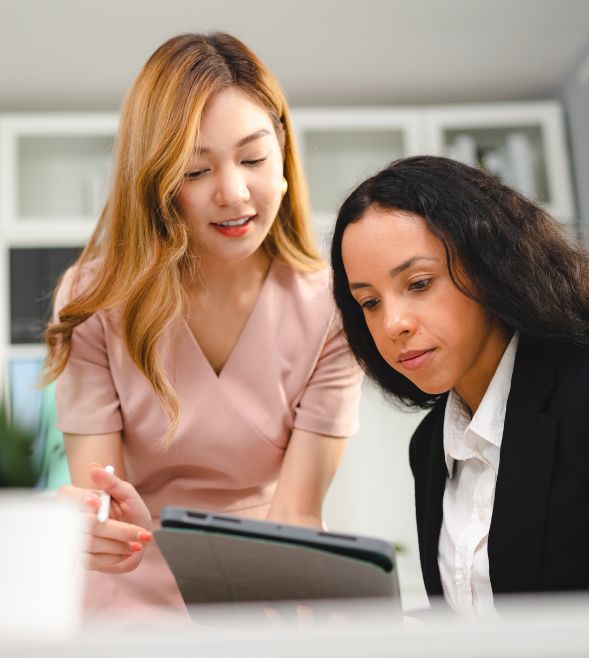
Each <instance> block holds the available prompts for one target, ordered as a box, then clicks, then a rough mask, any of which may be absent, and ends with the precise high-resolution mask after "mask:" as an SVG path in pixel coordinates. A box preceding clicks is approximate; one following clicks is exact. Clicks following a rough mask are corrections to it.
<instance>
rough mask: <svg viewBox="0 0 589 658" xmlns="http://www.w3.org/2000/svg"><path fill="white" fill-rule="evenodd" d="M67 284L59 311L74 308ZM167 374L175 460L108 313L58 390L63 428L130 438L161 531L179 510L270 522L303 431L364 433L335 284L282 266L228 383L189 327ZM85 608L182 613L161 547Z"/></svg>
mask: <svg viewBox="0 0 589 658" xmlns="http://www.w3.org/2000/svg"><path fill="white" fill-rule="evenodd" d="M69 280H71V272H70V273H69V276H68V275H66V278H65V279H64V284H63V285H62V287H61V289H60V291H59V294H58V297H57V301H56V309H58V308H61V306H62V305H63V304H64V302H65V300H66V299H67V297H68V292H67V290H68V289H69V286H68V281H69ZM169 338H170V339H169V340H168V341H167V346H166V347H165V348H164V354H165V360H164V367H165V369H166V374H167V376H168V377H169V378H170V380H171V381H172V384H173V385H174V387H175V389H176V391H177V394H178V396H179V400H180V410H181V416H180V425H179V428H178V432H177V435H176V437H175V439H174V442H173V444H172V446H171V447H170V449H169V450H168V451H167V452H165V453H162V451H161V448H160V444H159V443H158V438H159V437H161V436H162V435H163V434H164V432H165V430H166V428H167V426H168V421H167V417H166V415H165V414H164V412H163V411H162V409H161V407H160V404H159V402H158V400H157V398H156V396H155V393H154V392H153V390H152V388H151V386H150V384H149V382H148V381H147V379H146V378H145V377H144V375H143V374H142V373H141V372H140V371H139V370H138V368H137V367H136V366H135V364H134V363H133V362H132V360H131V358H130V356H129V354H128V352H127V350H126V348H125V345H124V342H123V341H122V339H121V337H120V335H119V333H118V332H117V330H116V327H115V322H112V321H109V320H108V319H107V318H106V316H105V314H103V313H102V312H99V313H96V314H95V315H93V316H92V317H90V318H89V319H88V320H87V321H86V322H84V323H83V324H82V325H79V326H78V327H77V328H76V329H75V330H74V335H73V338H72V350H71V357H70V360H69V362H68V365H67V367H66V369H65V371H64V372H63V373H62V375H61V376H60V377H59V379H58V382H57V407H58V428H59V429H60V430H61V431H62V432H67V433H72V434H101V433H108V432H117V431H121V432H122V435H123V445H124V457H125V466H126V473H127V479H128V480H129V481H130V482H131V483H132V484H133V485H134V486H135V488H136V489H137V491H138V492H139V494H140V495H141V496H142V497H143V499H144V501H145V503H146V504H147V506H148V508H149V510H150V511H151V514H152V518H153V528H157V527H158V519H159V514H160V510H161V508H162V507H163V506H165V505H179V506H186V507H194V508H200V509H207V510H216V511H222V512H227V513H232V514H238V515H243V516H250V517H255V518H264V517H265V515H266V513H267V511H268V508H269V505H270V503H271V501H272V497H273V494H274V490H275V487H276V483H277V479H278V475H279V472H280V467H281V464H282V460H283V457H284V454H285V450H286V448H287V445H288V441H289V437H290V434H291V432H292V430H293V429H294V428H299V429H301V430H306V431H309V432H317V433H320V434H326V435H329V436H336V437H345V436H349V435H351V434H353V433H354V432H356V431H357V422H358V421H357V415H358V402H359V396H360V383H361V375H360V372H359V369H358V368H357V367H356V365H355V364H354V362H353V358H352V356H351V354H350V352H349V350H348V348H347V344H346V342H345V339H344V336H343V334H342V331H341V326H340V323H339V319H338V315H337V313H336V308H335V305H334V302H333V300H332V297H331V290H330V280H329V272H328V270H326V269H324V270H321V271H320V272H316V273H312V274H307V273H301V272H296V271H294V270H293V269H292V268H290V267H289V266H287V265H285V264H283V263H281V262H279V261H276V260H275V261H274V262H273V263H272V265H271V267H270V270H269V272H268V275H267V277H266V280H265V281H264V284H263V286H262V289H261V291H260V293H259V296H258V299H257V301H256V303H255V305H254V308H253V310H252V312H251V314H250V317H249V318H248V320H247V323H246V325H245V327H244V329H243V331H242V333H241V334H240V336H239V338H238V340H237V343H236V345H235V347H234V349H233V351H232V353H231V355H230V356H229V359H228V360H227V362H226V364H225V366H224V367H223V369H222V371H221V372H220V374H219V375H217V374H216V373H215V371H214V370H213V369H212V367H211V365H210V364H209V362H208V360H207V359H206V357H205V356H204V354H203V352H202V351H201V349H200V347H199V345H198V343H197V342H196V340H195V339H194V337H193V335H192V332H191V331H190V329H189V328H188V326H187V325H186V324H185V323H182V325H181V326H180V327H179V328H178V331H176V332H174V334H173V336H170V337H169ZM87 576H88V577H87V595H86V600H87V607H89V608H90V609H92V610H95V611H98V610H105V609H112V607H113V606H125V607H128V606H133V607H134V611H137V610H138V606H139V607H142V608H144V609H145V607H146V606H147V607H149V606H154V605H158V606H161V605H166V606H178V607H183V603H182V599H181V597H180V594H179V591H178V588H177V586H176V583H175V581H174V579H173V576H172V575H171V573H170V571H169V570H168V568H167V566H166V564H165V562H164V560H163V558H162V557H161V555H160V553H159V551H158V550H157V547H156V546H155V545H154V544H152V545H150V546H149V547H148V548H147V550H146V553H145V555H144V559H143V560H142V562H141V564H140V566H139V567H138V568H137V569H136V570H134V571H132V572H130V573H128V574H124V575H107V574H101V573H97V572H87Z"/></svg>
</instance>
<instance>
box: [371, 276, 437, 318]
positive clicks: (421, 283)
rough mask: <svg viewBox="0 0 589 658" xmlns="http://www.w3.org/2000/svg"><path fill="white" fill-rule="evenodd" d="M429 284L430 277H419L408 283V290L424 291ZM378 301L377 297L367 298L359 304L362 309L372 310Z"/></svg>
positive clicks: (430, 282) (430, 281)
mask: <svg viewBox="0 0 589 658" xmlns="http://www.w3.org/2000/svg"><path fill="white" fill-rule="evenodd" d="M431 284H432V278H431V277H430V278H427V279H419V280H417V281H412V282H411V283H410V284H409V290H413V291H414V292H417V293H421V292H425V291H426V290H428V289H429V287H430V286H431ZM378 303H379V300H378V299H367V300H366V301H363V302H359V305H360V308H361V309H362V310H363V311H372V310H373V309H374V308H376V306H377V305H378Z"/></svg>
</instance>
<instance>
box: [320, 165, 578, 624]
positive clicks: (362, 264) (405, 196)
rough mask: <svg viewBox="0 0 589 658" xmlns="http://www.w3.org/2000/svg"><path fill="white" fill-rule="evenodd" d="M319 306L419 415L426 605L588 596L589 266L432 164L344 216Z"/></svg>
mask: <svg viewBox="0 0 589 658" xmlns="http://www.w3.org/2000/svg"><path fill="white" fill-rule="evenodd" d="M332 266H333V271H334V293H335V298H336V302H337V305H338V306H339V308H340V310H341V313H342V316H343V323H344V328H345V332H346V334H347V337H348V340H349V343H350V345H351V348H352V350H353V352H354V353H355V355H356V358H357V360H358V361H359V362H360V364H361V365H362V366H363V368H364V369H365V370H366V372H367V373H368V375H370V376H371V377H372V378H373V379H374V380H376V382H378V384H379V385H380V386H381V387H382V388H383V389H384V391H386V392H387V393H389V394H390V395H391V397H392V398H393V400H394V401H396V402H397V403H399V404H401V405H403V406H406V407H412V408H428V407H430V408H431V411H430V413H429V414H428V415H427V416H426V417H425V418H424V420H423V421H422V423H421V424H420V425H419V427H418V428H417V430H416V431H415V433H414V435H413V437H412V439H411V445H410V462H411V468H412V471H413V475H414V478H415V502H416V513H417V528H418V536H419V548H420V556H421V565H422V570H423V576H424V581H425V585H426V589H427V591H428V593H429V594H430V595H435V594H442V593H443V594H444V596H445V598H446V600H447V601H448V603H449V604H450V605H451V607H452V608H454V609H455V610H457V611H459V612H461V613H463V614H466V615H475V616H479V615H485V614H492V613H493V612H494V610H495V605H494V594H497V593H503V592H542V591H558V590H561V591H562V590H581V589H589V559H588V556H589V513H588V512H587V509H588V508H589V414H588V413H587V412H588V409H589V387H588V385H587V383H588V381H589V256H588V255H587V253H586V252H585V251H584V250H583V249H582V248H580V247H579V246H575V245H574V244H573V243H572V242H571V241H569V240H568V239H567V237H566V235H565V233H564V231H563V230H562V228H561V227H560V226H559V224H558V223H557V222H556V221H555V220H554V219H553V218H552V217H550V215H548V214H547V213H546V212H545V211H544V210H542V209H541V208H539V207H538V206H536V205H535V204H534V203H532V202H531V201H529V200H528V199H526V198H524V197H523V196H522V195H520V194H519V193H517V192H515V191H514V190H512V189H510V188H508V187H506V186H505V185H503V184H501V183H500V182H499V181H498V180H497V179H496V178H494V177H492V176H490V175H488V174H487V173H485V172H483V171H480V170H478V169H474V168H471V167H468V166H465V165H462V164H460V163H458V162H454V161H452V160H448V159H445V158H436V157H426V156H422V157H414V158H407V159H403V160H398V161H396V162H393V163H392V164H391V165H389V166H388V167H386V168H385V169H384V170H382V171H381V172H379V173H378V174H376V175H375V176H373V177H372V178H370V179H368V180H367V181H365V182H364V183H362V184H361V185H360V186H359V187H358V188H357V189H356V190H354V191H353V192H352V193H351V195H350V196H349V197H348V199H347V200H346V201H345V203H344V204H343V206H342V208H341V210H340V212H339V216H338V219H337V224H336V227H335V232H334V238H333V244H332Z"/></svg>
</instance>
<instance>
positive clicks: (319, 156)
mask: <svg viewBox="0 0 589 658" xmlns="http://www.w3.org/2000/svg"><path fill="white" fill-rule="evenodd" d="M293 120H294V123H295V129H296V132H297V138H298V143H299V146H300V148H301V154H302V158H303V164H304V167H305V173H306V175H307V180H308V182H309V191H310V195H311V204H312V207H313V218H314V222H315V229H316V233H317V237H318V238H319V240H320V241H321V243H322V245H323V246H324V247H325V248H326V249H327V246H328V244H327V243H328V241H329V235H330V233H331V230H332V228H333V222H334V219H335V216H336V213H337V210H338V208H339V206H340V205H341V203H342V202H343V201H344V199H345V198H346V196H347V194H348V193H349V192H351V191H352V189H353V188H354V187H355V186H356V185H358V184H359V183H360V182H362V181H363V180H364V179H365V178H367V177H368V176H370V175H372V174H374V173H376V172H377V171H378V170H379V169H381V168H382V167H383V166H385V165H386V164H387V163H388V162H391V161H392V160H395V159H397V158H400V157H403V156H406V155H409V154H413V153H416V152H417V150H418V143H419V134H418V124H417V118H416V113H415V112H413V111H411V110H408V111H406V112H405V111H403V112H401V111H396V110H377V109H375V110H361V109H337V110H335V109H334V110H330V109H321V110H319V109H318V110H296V111H294V112H293Z"/></svg>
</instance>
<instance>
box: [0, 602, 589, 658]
mask: <svg viewBox="0 0 589 658" xmlns="http://www.w3.org/2000/svg"><path fill="white" fill-rule="evenodd" d="M284 605H286V604H280V605H278V606H276V608H274V615H271V616H273V617H274V621H273V623H272V624H271V623H270V622H269V621H268V618H267V615H265V614H264V612H263V610H262V609H261V608H260V607H259V606H258V607H254V606H247V605H243V604H235V605H232V606H228V607H226V606H215V607H211V608H199V610H200V611H201V612H202V614H200V618H201V619H202V623H201V624H200V625H195V624H190V625H185V624H179V623H177V622H175V621H172V620H168V621H167V622H162V623H160V624H158V623H157V622H154V620H150V621H143V622H141V621H136V622H135V623H133V624H131V623H130V620H128V619H121V617H120V616H119V617H118V618H117V619H116V620H115V619H113V620H111V621H110V622H106V621H105V622H104V623H102V624H101V625H97V624H94V625H88V626H86V627H83V628H79V629H78V630H77V631H75V632H73V633H72V634H70V635H68V636H62V637H39V636H36V635H35V631H34V628H33V627H31V633H30V634H28V635H27V637H6V636H5V637H0V647H1V649H0V654H1V655H2V656H3V657H4V656H6V658H9V657H10V658H32V657H33V656H34V657H35V658H74V657H76V658H78V656H83V657H84V658H118V657H119V656H121V657H123V656H124V657H125V658H128V657H129V656H139V657H140V658H184V657H186V658H188V657H190V658H195V657H197V658H207V657H209V656H210V657H211V658H213V657H214V658H225V657H231V658H250V657H251V658H254V657H255V658H266V657H267V658H291V657H292V658H315V657H317V658H319V657H321V658H384V657H387V658H396V657H399V658H400V657H407V658H409V657H411V658H418V657H419V658H435V657H437V656H440V657H448V658H450V657H452V658H462V657H464V658H466V657H468V658H474V656H476V657H477V658H479V657H480V658H491V657H492V658H496V657H497V656H501V657H502V658H521V657H524V656H525V657H526V658H543V657H548V656H551V657H552V656H553V657H555V658H572V657H575V658H580V657H581V656H584V657H586V656H589V595H583V596H577V597H567V598H562V597H559V598H556V599H548V600H542V601H539V600H538V599H536V598H527V599H518V600H516V601H514V603H513V605H511V607H508V608H507V611H506V612H505V613H503V615H502V619H501V620H494V621H487V622H485V623H468V622H464V621H461V620H459V619H457V618H453V617H449V616H446V615H443V616H439V615H435V614H434V613H433V612H431V611H430V612H429V615H427V614H426V615H425V616H424V620H423V621H420V622H407V621H405V622H404V623H403V622H400V621H395V620H393V619H391V614H390V610H387V609H386V608H383V607H382V606H377V605H374V604H372V603H363V604H361V605H355V606H349V605H348V607H346V608H344V607H342V605H339V604H338V612H337V614H336V615H335V616H334V615H332V614H331V607H329V608H324V609H323V608H322V607H321V606H314V607H313V609H312V610H309V609H303V610H302V611H299V613H298V614H297V613H296V612H295V611H294V609H293V608H292V606H290V607H288V606H287V607H281V606H284ZM331 605H333V604H330V606H331Z"/></svg>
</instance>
